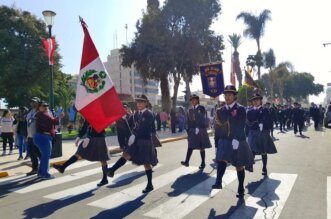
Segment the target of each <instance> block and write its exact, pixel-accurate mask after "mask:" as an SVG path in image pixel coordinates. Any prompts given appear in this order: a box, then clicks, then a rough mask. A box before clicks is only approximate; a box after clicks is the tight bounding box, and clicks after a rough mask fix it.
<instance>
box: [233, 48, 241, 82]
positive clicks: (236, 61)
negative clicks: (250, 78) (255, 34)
mask: <svg viewBox="0 0 331 219" xmlns="http://www.w3.org/2000/svg"><path fill="white" fill-rule="evenodd" d="M233 57H234V70H235V72H236V76H237V80H238V83H239V87H241V86H242V78H243V75H242V71H241V68H240V60H239V53H238V51H234V53H233Z"/></svg>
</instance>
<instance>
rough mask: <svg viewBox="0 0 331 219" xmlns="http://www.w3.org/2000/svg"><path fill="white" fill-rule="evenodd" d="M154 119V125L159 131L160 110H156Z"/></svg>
mask: <svg viewBox="0 0 331 219" xmlns="http://www.w3.org/2000/svg"><path fill="white" fill-rule="evenodd" d="M155 120H156V127H157V131H161V118H160V112H158V113H157V114H156V116H155Z"/></svg>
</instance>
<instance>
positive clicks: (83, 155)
mask: <svg viewBox="0 0 331 219" xmlns="http://www.w3.org/2000/svg"><path fill="white" fill-rule="evenodd" d="M85 136H86V137H85ZM105 138H106V131H105V130H103V131H101V132H97V131H96V130H95V129H94V128H93V127H92V126H91V125H90V124H89V123H88V121H86V120H84V123H83V126H82V127H81V128H80V130H79V133H78V137H77V138H76V140H75V145H76V147H77V146H78V149H77V151H76V153H75V154H74V155H72V156H71V157H70V158H69V160H67V161H66V162H64V163H63V164H62V165H59V164H54V165H53V167H54V168H55V169H56V170H57V171H59V173H64V172H65V169H66V168H67V167H68V166H70V165H71V164H73V163H75V162H76V161H77V160H81V159H85V160H88V161H100V163H101V169H102V179H101V181H100V182H99V183H98V184H97V186H103V185H106V184H108V179H107V161H108V160H110V157H109V153H108V148H107V145H106V139H105ZM81 139H83V140H82V141H81Z"/></svg>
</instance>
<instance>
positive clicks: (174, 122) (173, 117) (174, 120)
mask: <svg viewBox="0 0 331 219" xmlns="http://www.w3.org/2000/svg"><path fill="white" fill-rule="evenodd" d="M170 124H171V133H176V125H177V116H176V110H175V109H171V112H170Z"/></svg>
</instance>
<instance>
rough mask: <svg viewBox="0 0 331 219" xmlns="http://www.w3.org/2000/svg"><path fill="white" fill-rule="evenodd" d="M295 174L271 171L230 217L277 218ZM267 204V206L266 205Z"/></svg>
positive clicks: (295, 176)
mask: <svg viewBox="0 0 331 219" xmlns="http://www.w3.org/2000/svg"><path fill="white" fill-rule="evenodd" d="M296 178H297V174H283V173H272V174H270V176H269V177H268V178H266V179H265V180H264V181H263V183H262V184H261V185H260V186H259V187H258V188H257V189H256V190H255V191H254V193H253V194H252V196H251V197H249V198H248V199H247V200H246V201H245V204H243V205H241V206H240V207H239V208H238V209H237V210H236V211H235V212H234V213H233V214H232V215H231V216H230V219H253V218H255V219H261V218H273V219H277V218H278V217H279V215H280V213H281V212H282V210H283V208H284V206H285V203H286V200H287V198H288V197H289V195H290V193H291V190H292V188H293V186H294V183H295V181H296ZM266 206H267V207H266Z"/></svg>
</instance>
